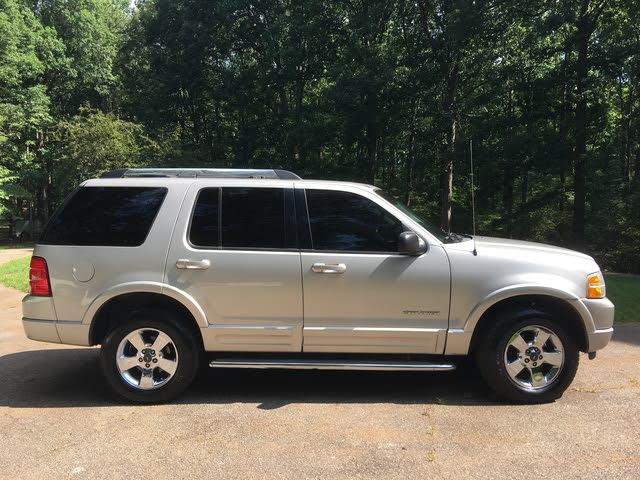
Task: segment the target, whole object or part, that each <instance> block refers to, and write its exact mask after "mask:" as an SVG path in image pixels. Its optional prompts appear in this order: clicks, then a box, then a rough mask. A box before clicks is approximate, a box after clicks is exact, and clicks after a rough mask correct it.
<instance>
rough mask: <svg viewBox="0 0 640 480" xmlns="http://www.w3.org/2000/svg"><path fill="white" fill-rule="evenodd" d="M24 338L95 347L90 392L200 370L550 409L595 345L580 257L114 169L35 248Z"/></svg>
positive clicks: (344, 196) (238, 186) (335, 202)
mask: <svg viewBox="0 0 640 480" xmlns="http://www.w3.org/2000/svg"><path fill="white" fill-rule="evenodd" d="M30 284H31V293H30V294H29V295H27V296H26V297H25V298H24V300H23V312H24V318H23V323H24V329H25V332H26V334H27V336H28V337H29V338H31V339H33V340H41V341H46V342H57V343H66V344H72V345H101V346H102V347H101V361H102V367H103V369H104V373H105V376H106V379H107V380H108V382H109V383H110V384H111V386H112V387H113V388H114V389H115V391H116V392H118V393H119V394H121V395H122V396H124V397H126V398H127V399H129V400H133V401H136V402H164V401H168V400H170V399H172V398H174V397H176V396H177V395H178V394H180V393H181V392H182V391H184V390H185V388H187V386H188V385H189V384H190V383H191V382H192V380H193V379H194V377H195V375H196V372H197V370H198V367H199V366H200V363H201V360H203V359H204V358H205V352H206V358H207V363H208V364H209V366H210V367H214V368H298V369H300V368H306V369H352V370H412V371H440V370H452V369H454V368H456V365H457V364H458V363H459V361H461V360H462V359H463V357H464V356H470V357H471V358H472V359H474V361H475V363H476V364H477V366H478V368H479V370H480V372H481V374H482V376H483V378H484V380H485V381H486V382H487V384H488V385H490V386H491V387H492V388H493V389H494V390H495V391H496V392H497V393H498V394H500V395H501V396H502V397H505V398H506V399H509V400H511V401H516V402H524V403H540V402H547V401H551V400H554V399H557V398H559V397H560V396H561V395H562V393H563V392H564V390H565V389H566V388H567V387H568V385H569V384H570V383H571V381H572V380H573V378H574V376H575V373H576V370H577V368H578V354H579V351H583V352H588V353H589V356H590V357H591V358H592V357H594V356H595V352H596V350H599V349H601V348H603V347H604V346H605V345H606V344H607V343H608V342H609V340H610V338H611V335H612V333H613V328H612V325H613V312H614V307H613V304H612V303H611V302H610V301H609V300H608V299H607V298H605V285H604V281H603V276H602V274H601V273H600V271H599V268H598V265H597V264H596V263H595V262H594V260H593V259H592V258H591V257H589V256H587V255H583V254H581V253H578V252H574V251H571V250H565V249H562V248H556V247H551V246H547V245H541V244H536V243H529V242H522V241H515V240H504V239H498V238H487V237H478V238H471V237H469V236H461V235H455V234H446V233H444V232H442V231H441V230H439V229H438V228H434V227H433V226H432V225H430V224H429V223H428V222H426V221H425V220H423V219H422V218H420V217H419V216H417V215H416V214H415V213H413V212H411V211H410V210H409V209H407V208H406V207H405V206H404V205H403V204H402V203H400V202H398V201H396V200H395V199H393V198H392V197H390V196H388V195H386V194H385V193H384V192H382V191H381V190H380V189H378V188H376V187H373V186H369V185H360V184H355V183H343V182H331V181H314V180H302V179H300V178H299V177H298V176H296V175H294V174H293V173H291V172H287V171H282V170H224V169H223V170H220V169H195V170H194V169H129V170H118V171H114V172H110V173H109V174H106V175H105V176H103V177H102V178H100V179H93V180H89V181H86V182H84V183H83V184H82V185H81V186H80V187H79V188H78V189H77V190H76V191H75V192H73V193H72V194H71V195H70V196H69V198H68V199H67V200H66V201H65V203H64V204H63V205H62V206H61V208H60V209H59V211H58V212H56V214H55V215H54V216H53V218H52V219H51V221H50V222H49V224H48V226H47V228H46V230H45V232H44V234H43V236H42V238H41V239H40V241H39V243H38V244H37V245H36V247H35V251H34V257H33V259H32V262H31V271H30Z"/></svg>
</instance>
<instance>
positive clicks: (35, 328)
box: [22, 317, 61, 343]
mask: <svg viewBox="0 0 640 480" xmlns="http://www.w3.org/2000/svg"><path fill="white" fill-rule="evenodd" d="M22 327H23V328H24V333H25V334H26V335H27V338H30V339H31V340H36V341H38V342H50V343H61V342H60V337H59V336H58V329H57V328H56V322H55V321H53V320H37V319H34V318H24V317H23V318H22Z"/></svg>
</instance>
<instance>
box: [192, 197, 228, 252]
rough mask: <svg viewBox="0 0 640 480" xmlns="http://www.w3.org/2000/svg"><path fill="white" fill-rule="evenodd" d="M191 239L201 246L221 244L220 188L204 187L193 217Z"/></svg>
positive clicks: (193, 242) (194, 243)
mask: <svg viewBox="0 0 640 480" xmlns="http://www.w3.org/2000/svg"><path fill="white" fill-rule="evenodd" d="M189 240H190V241H191V243H192V244H193V245H196V246H199V247H218V246H220V189H219V188H203V189H202V190H201V191H200V193H199V194H198V200H197V201H196V207H195V209H194V211H193V218H192V219H191V230H190V233H189Z"/></svg>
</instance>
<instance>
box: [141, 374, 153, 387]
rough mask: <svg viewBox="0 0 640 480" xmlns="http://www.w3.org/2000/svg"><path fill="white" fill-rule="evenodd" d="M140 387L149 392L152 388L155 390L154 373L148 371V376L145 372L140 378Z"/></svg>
mask: <svg viewBox="0 0 640 480" xmlns="http://www.w3.org/2000/svg"><path fill="white" fill-rule="evenodd" d="M138 386H139V387H140V388H143V389H145V390H148V389H150V388H153V373H152V372H151V371H148V375H147V374H146V373H145V371H144V370H143V371H142V376H141V377H140V382H139V383H138Z"/></svg>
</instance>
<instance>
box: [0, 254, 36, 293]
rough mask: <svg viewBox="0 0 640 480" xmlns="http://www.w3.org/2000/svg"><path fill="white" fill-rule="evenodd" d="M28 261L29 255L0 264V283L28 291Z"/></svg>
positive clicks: (29, 259) (29, 260)
mask: <svg viewBox="0 0 640 480" xmlns="http://www.w3.org/2000/svg"><path fill="white" fill-rule="evenodd" d="M29 262H31V257H24V258H16V259H15V260H11V261H9V262H7V263H3V264H2V265H0V283H1V284H2V285H4V286H5V287H11V288H15V289H16V290H20V291H21V292H25V293H27V292H29Z"/></svg>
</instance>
